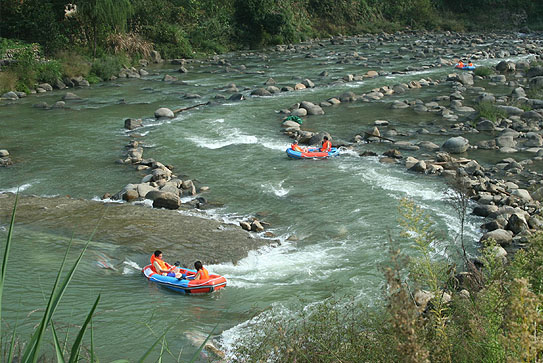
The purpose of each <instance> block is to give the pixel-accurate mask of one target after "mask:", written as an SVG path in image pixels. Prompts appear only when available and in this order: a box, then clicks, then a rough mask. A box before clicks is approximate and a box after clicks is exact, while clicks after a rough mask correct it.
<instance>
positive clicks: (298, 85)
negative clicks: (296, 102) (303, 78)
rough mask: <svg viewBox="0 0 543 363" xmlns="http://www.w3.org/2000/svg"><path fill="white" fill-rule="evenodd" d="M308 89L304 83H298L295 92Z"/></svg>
mask: <svg viewBox="0 0 543 363" xmlns="http://www.w3.org/2000/svg"><path fill="white" fill-rule="evenodd" d="M306 88H307V87H306V86H305V84H303V83H296V84H295V85H294V90H295V91H300V90H303V89H306Z"/></svg>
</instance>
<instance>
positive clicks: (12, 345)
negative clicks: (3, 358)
mask: <svg viewBox="0 0 543 363" xmlns="http://www.w3.org/2000/svg"><path fill="white" fill-rule="evenodd" d="M18 326H19V315H18V314H17V320H16V321H15V326H14V327H13V333H12V334H11V343H10V345H9V352H8V360H7V362H12V361H13V354H14V353H15V339H16V337H17V327H18Z"/></svg>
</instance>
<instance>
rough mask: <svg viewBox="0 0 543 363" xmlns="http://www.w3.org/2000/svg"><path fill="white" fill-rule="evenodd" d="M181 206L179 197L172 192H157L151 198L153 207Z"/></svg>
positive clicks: (173, 207)
mask: <svg viewBox="0 0 543 363" xmlns="http://www.w3.org/2000/svg"><path fill="white" fill-rule="evenodd" d="M180 206H181V199H180V198H179V197H178V196H177V195H175V194H172V193H168V192H158V194H157V195H156V196H155V198H154V199H153V208H166V209H178V208H179V207H180Z"/></svg>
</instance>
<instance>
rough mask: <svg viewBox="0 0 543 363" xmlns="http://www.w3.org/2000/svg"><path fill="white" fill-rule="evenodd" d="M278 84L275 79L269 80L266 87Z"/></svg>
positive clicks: (265, 83)
mask: <svg viewBox="0 0 543 363" xmlns="http://www.w3.org/2000/svg"><path fill="white" fill-rule="evenodd" d="M275 84H276V82H275V80H274V79H273V78H271V77H270V78H268V79H267V80H266V82H264V85H265V86H274V85H275Z"/></svg>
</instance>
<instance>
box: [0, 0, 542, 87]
mask: <svg viewBox="0 0 543 363" xmlns="http://www.w3.org/2000/svg"><path fill="white" fill-rule="evenodd" d="M72 3H73V4H75V5H76V8H71V7H66V2H64V1H60V0H25V1H19V0H0V6H1V8H2V22H0V34H2V36H3V37H4V38H1V39H0V56H1V57H8V58H9V57H21V55H20V52H24V49H27V48H29V47H30V48H32V49H33V50H34V51H35V52H37V53H39V54H36V55H37V56H40V57H42V56H46V57H48V58H51V57H55V56H57V55H58V54H63V53H71V54H73V55H76V56H77V57H76V58H73V57H72V58H71V59H70V58H62V59H58V58H57V59H58V61H59V62H60V64H61V71H62V76H67V77H74V76H84V77H86V76H88V75H89V72H90V65H91V64H92V63H93V62H95V60H96V59H99V61H98V62H99V63H100V64H98V65H96V66H95V68H96V70H97V71H96V72H95V73H93V75H92V76H91V78H92V80H97V78H96V77H99V78H102V79H108V78H109V77H110V76H111V74H113V73H114V72H113V73H112V72H111V70H110V69H109V66H106V68H107V70H104V67H105V65H104V59H105V58H107V57H108V56H116V57H123V56H127V57H130V58H132V59H140V58H149V57H150V55H151V54H152V51H153V50H156V51H158V52H159V53H160V54H161V56H162V57H163V58H190V57H197V56H200V55H203V54H210V53H223V52H226V51H229V50H234V49H242V48H246V47H253V48H254V47H263V46H268V45H274V44H279V43H292V42H299V41H303V40H306V39H309V38H315V37H326V36H330V35H337V34H355V33H361V32H380V31H385V32H388V33H390V32H394V31H396V30H399V29H402V28H405V27H410V28H412V29H428V30H434V29H437V30H439V29H441V30H454V31H462V30H466V29H485V28H491V27H494V28H495V27H497V26H499V28H500V29H503V28H504V24H505V27H506V28H510V29H519V28H523V27H526V26H531V27H533V28H537V27H540V28H542V29H543V23H542V22H541V19H542V18H543V3H541V2H534V1H530V0H501V1H498V2H496V1H492V0H483V1H480V2H473V1H467V0H466V1H465V0H459V1H455V2H451V1H445V0H389V1H378V0H337V1H325V0H279V1H276V0H224V1H220V2H218V1H216V0H190V1H178V0H133V1H129V0H115V1H114V0H77V1H73V2H72ZM497 19H498V20H497ZM77 58H79V59H80V60H81V64H82V66H77V65H76V63H77V62H76V61H74V59H77ZM65 63H68V64H65ZM123 63H125V62H122V61H121V62H120V64H123ZM108 64H112V61H111V60H110V61H108ZM35 65H36V63H34V64H32V65H31V68H28V66H29V65H28V63H25V65H22V66H20V67H19V69H18V70H17V71H15V70H13V69H9V68H10V66H8V67H4V69H2V72H1V73H0V90H2V91H5V90H10V89H11V90H14V89H17V90H23V91H25V92H28V91H29V90H30V89H32V88H34V87H35V82H38V81H40V75H37V74H34V73H35V72H36V70H35V69H34V68H33V67H34V66H35ZM25 67H26V68H25ZM49 67H50V68H48V69H46V70H42V73H43V76H42V80H44V79H49V80H51V79H52V78H53V77H55V76H56V75H57V74H58V73H57V70H58V67H55V69H51V68H53V67H54V66H52V65H51V66H49ZM21 69H26V71H21ZM5 72H8V73H9V74H5ZM38 72H40V71H38ZM477 72H488V71H485V70H484V69H478V70H476V74H480V75H483V73H477ZM98 73H100V75H99V74H98ZM25 75H28V76H25ZM14 79H15V81H14Z"/></svg>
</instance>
